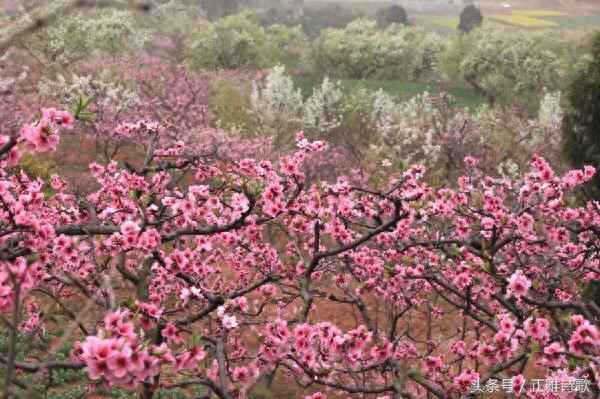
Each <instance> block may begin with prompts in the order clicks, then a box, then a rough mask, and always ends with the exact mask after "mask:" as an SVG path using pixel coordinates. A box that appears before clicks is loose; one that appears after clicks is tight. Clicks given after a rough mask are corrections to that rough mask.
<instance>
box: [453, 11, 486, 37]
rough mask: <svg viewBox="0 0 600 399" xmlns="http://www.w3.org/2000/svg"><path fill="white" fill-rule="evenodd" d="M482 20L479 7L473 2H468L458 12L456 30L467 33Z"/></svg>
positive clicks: (479, 24)
mask: <svg viewBox="0 0 600 399" xmlns="http://www.w3.org/2000/svg"><path fill="white" fill-rule="evenodd" d="M482 22H483V16H482V15H481V9H480V8H479V7H477V6H475V5H474V4H469V5H467V6H466V7H465V8H464V9H463V10H462V12H461V13H460V22H459V24H458V30H460V31H461V32H464V33H469V32H471V31H472V30H473V29H475V28H477V27H479V26H481V23H482Z"/></svg>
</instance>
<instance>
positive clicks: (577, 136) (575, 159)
mask: <svg viewBox="0 0 600 399" xmlns="http://www.w3.org/2000/svg"><path fill="white" fill-rule="evenodd" d="M567 99H568V101H569V104H570V107H569V108H568V109H567V111H566V113H565V118H564V125H563V139H564V145H563V149H564V154H565V155H566V157H567V159H569V161H570V162H571V163H572V164H573V165H581V164H584V163H585V164H587V163H589V164H591V165H598V164H599V162H600V139H599V136H598V132H599V131H600V130H599V127H600V33H597V34H596V35H595V36H594V39H593V41H592V45H591V47H590V52H589V55H587V57H586V59H585V62H584V64H583V65H582V66H581V67H580V68H579V70H578V72H577V75H576V76H575V78H574V80H573V81H572V82H571V83H570V85H569V89H568V92H567ZM599 183H600V180H598V178H595V179H594V185H593V186H592V187H590V188H591V189H592V190H593V193H594V195H595V196H596V195H597V190H598V187H599Z"/></svg>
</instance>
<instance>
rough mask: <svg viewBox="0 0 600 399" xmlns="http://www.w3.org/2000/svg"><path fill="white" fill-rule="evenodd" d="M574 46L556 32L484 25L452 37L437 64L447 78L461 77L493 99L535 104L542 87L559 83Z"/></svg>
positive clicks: (570, 62) (564, 76)
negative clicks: (526, 30) (528, 30)
mask: <svg viewBox="0 0 600 399" xmlns="http://www.w3.org/2000/svg"><path fill="white" fill-rule="evenodd" d="M574 51H575V50H574V49H573V47H572V46H571V45H570V44H569V42H567V41H565V40H563V39H561V38H560V37H559V36H558V35H551V34H547V33H546V34H532V33H526V32H520V31H514V30H507V29H504V28H494V27H491V26H484V27H482V28H481V29H476V30H474V31H472V32H471V33H469V34H466V35H461V36H459V37H456V38H455V39H454V40H453V41H452V42H451V44H450V45H449V46H448V48H447V50H446V52H445V54H444V55H443V56H442V57H441V58H442V61H441V62H440V63H439V65H440V67H441V69H442V71H443V72H444V74H445V76H446V78H447V79H448V80H451V81H453V80H456V79H463V80H464V81H466V82H467V83H468V84H469V85H470V86H471V87H473V88H474V89H475V90H477V91H478V92H479V93H481V94H482V95H484V96H485V97H486V98H487V99H488V101H489V103H490V104H492V105H493V104H494V103H496V102H497V101H498V102H501V103H507V102H509V101H513V100H515V101H517V102H518V103H519V104H537V103H538V102H539V99H540V98H541V96H542V95H543V92H544V88H547V89H548V90H550V91H555V90H557V89H558V90H559V89H561V88H562V84H563V82H564V81H565V80H566V79H567V78H568V76H569V75H570V73H571V68H572V65H573V63H574V58H575V54H574V53H573V52H574Z"/></svg>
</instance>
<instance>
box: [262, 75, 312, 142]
mask: <svg viewBox="0 0 600 399" xmlns="http://www.w3.org/2000/svg"><path fill="white" fill-rule="evenodd" d="M250 100H251V101H250V102H251V106H252V113H253V115H254V117H255V118H256V120H257V121H258V124H259V127H260V129H261V130H262V131H264V132H265V133H271V134H274V136H275V140H274V141H275V142H276V143H280V144H281V143H283V142H285V141H286V138H291V137H292V135H291V134H288V133H290V132H291V131H293V130H294V129H295V128H297V127H298V126H299V123H300V120H301V115H302V107H303V99H302V94H301V93H300V90H299V89H297V88H295V87H294V81H293V80H292V78H291V77H289V76H288V75H286V73H285V68H284V67H282V66H276V67H274V68H273V69H272V70H271V71H270V72H269V73H268V74H267V76H266V78H265V82H264V84H262V85H259V84H257V82H254V83H253V86H252V94H251V98H250Z"/></svg>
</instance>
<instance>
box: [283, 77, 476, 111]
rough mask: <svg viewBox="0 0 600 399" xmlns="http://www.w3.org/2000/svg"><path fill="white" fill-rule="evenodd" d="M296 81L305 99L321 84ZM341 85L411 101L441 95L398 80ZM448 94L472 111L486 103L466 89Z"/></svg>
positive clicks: (436, 90) (430, 88) (424, 86)
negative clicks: (420, 97) (383, 92)
mask: <svg viewBox="0 0 600 399" xmlns="http://www.w3.org/2000/svg"><path fill="white" fill-rule="evenodd" d="M294 81H295V84H296V86H297V87H299V88H300V90H301V91H302V95H303V96H304V97H305V98H306V97H308V96H310V94H311V93H312V90H313V87H314V86H315V85H318V84H319V83H320V82H318V81H314V80H311V79H306V78H295V79H294ZM341 85H342V89H343V90H345V91H353V90H357V89H361V88H364V89H367V90H369V91H373V92H374V91H377V90H379V89H383V90H384V91H385V92H387V93H389V94H391V95H393V96H397V97H400V98H402V99H409V98H411V97H414V96H415V95H417V94H420V93H423V92H425V91H427V92H429V93H433V94H435V93H439V91H440V89H439V88H436V87H435V86H434V85H431V84H426V83H414V82H402V81H397V80H341ZM448 92H449V93H450V95H451V96H453V97H454V99H455V100H456V103H457V105H459V106H463V107H469V108H470V109H474V108H477V107H478V106H480V105H481V104H483V103H484V102H485V99H484V98H483V97H482V96H480V95H479V94H477V93H475V92H474V91H473V90H472V89H469V88H466V87H454V88H450V89H449V90H448Z"/></svg>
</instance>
